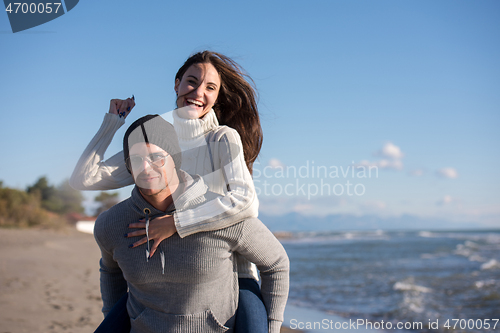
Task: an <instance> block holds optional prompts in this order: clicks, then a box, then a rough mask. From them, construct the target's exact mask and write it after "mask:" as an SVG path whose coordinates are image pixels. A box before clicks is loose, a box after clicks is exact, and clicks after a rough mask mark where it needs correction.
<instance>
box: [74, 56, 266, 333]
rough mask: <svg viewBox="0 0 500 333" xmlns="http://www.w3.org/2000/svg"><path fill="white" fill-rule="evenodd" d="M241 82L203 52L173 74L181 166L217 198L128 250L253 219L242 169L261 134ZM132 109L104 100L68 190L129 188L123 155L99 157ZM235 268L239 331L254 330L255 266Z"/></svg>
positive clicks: (250, 189) (232, 68)
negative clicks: (98, 125) (200, 177)
mask: <svg viewBox="0 0 500 333" xmlns="http://www.w3.org/2000/svg"><path fill="white" fill-rule="evenodd" d="M245 78H246V76H245V75H244V74H243V71H242V69H241V68H240V67H239V66H238V65H237V64H236V63H235V62H234V61H232V60H231V59H229V58H227V57H225V56H223V55H221V54H218V53H214V52H210V51H204V52H200V53H197V54H195V55H193V56H191V57H190V58H189V59H188V60H187V61H186V62H185V63H184V65H183V66H182V67H181V68H180V69H179V71H178V72H177V74H176V77H175V85H174V89H175V92H176V94H177V103H176V104H177V107H178V109H177V110H174V113H173V117H174V126H175V129H176V131H177V133H178V135H179V143H180V146H181V148H182V150H183V154H182V161H183V168H184V170H185V171H187V172H188V173H190V174H202V175H210V177H205V180H206V183H207V185H208V187H209V190H210V191H212V192H215V193H218V194H219V195H220V196H219V198H217V199H216V200H211V201H209V202H207V203H205V204H204V205H200V206H199V207H197V208H195V209H192V210H189V211H184V212H175V213H173V214H172V215H166V216H164V217H159V218H156V219H154V220H152V221H151V222H150V224H149V228H148V229H149V230H148V236H149V237H143V238H141V239H139V240H138V241H136V242H135V243H134V244H133V247H137V246H139V245H142V244H144V243H145V242H148V241H149V240H150V239H151V240H154V244H153V246H152V247H151V256H153V255H154V253H155V251H156V249H157V247H158V245H159V244H160V243H161V242H162V241H163V240H164V239H167V238H169V237H171V236H172V235H174V234H175V233H177V234H178V235H179V236H180V237H186V236H189V235H192V234H195V233H198V232H203V231H210V230H218V229H222V228H225V227H229V226H231V225H233V224H235V223H237V222H241V221H242V220H244V219H247V218H251V217H257V214H258V200H257V197H256V195H255V188H254V184H253V181H252V178H251V174H250V171H251V170H252V164H253V162H254V161H255V159H256V157H257V155H258V153H259V151H260V148H261V145H262V129H261V126H260V120H259V115H258V110H257V106H256V101H255V96H256V93H255V90H254V88H253V87H252V85H251V84H250V83H249V82H248V81H247V80H246V79H245ZM134 106H135V99H134V98H129V99H127V100H112V101H111V105H110V110H109V113H108V114H106V116H105V119H104V122H103V124H102V126H101V128H100V130H99V131H98V133H97V134H96V136H95V137H94V139H93V140H92V141H91V143H90V144H89V146H88V147H87V149H86V150H85V151H84V153H83V154H82V157H81V158H80V160H79V162H78V164H77V166H76V168H75V171H74V172H73V175H72V177H71V179H70V183H71V185H72V186H73V187H75V188H77V189H80V190H109V189H116V188H120V187H123V186H127V185H130V184H132V183H133V179H132V177H131V176H130V174H129V173H128V172H127V169H126V167H125V164H124V162H123V161H124V160H123V152H120V153H118V154H116V155H115V156H113V157H111V158H110V159H108V160H107V161H102V156H103V155H104V152H105V151H106V149H107V147H108V145H109V143H110V142H111V139H112V137H113V135H114V133H115V132H116V130H117V129H118V128H119V127H120V126H122V125H123V124H124V122H125V118H126V116H127V115H128V114H129V113H130V111H131V110H132V109H133V107H134ZM220 124H222V125H226V126H221V125H220ZM200 147H201V149H200ZM235 147H237V148H238V149H236V148H235ZM130 227H131V228H138V229H139V230H137V231H133V232H130V233H128V236H129V237H137V236H143V235H146V223H145V222H144V221H137V222H136V223H132V224H131V225H130ZM237 262H238V273H239V277H240V280H239V283H240V307H239V309H238V315H237V318H238V320H237V324H238V325H239V324H241V327H240V328H239V331H240V332H245V331H248V332H253V333H254V332H259V331H260V330H262V326H260V328H252V326H251V325H252V324H258V323H262V322H264V323H265V320H263V319H264V318H265V308H264V306H263V303H262V301H261V296H260V292H259V288H258V285H257V283H256V280H258V275H257V272H256V269H255V265H251V264H250V263H249V262H248V261H246V260H245V259H244V258H241V257H239V256H238V257H237ZM244 304H248V305H246V306H245V305H244ZM242 305H243V306H242ZM255 309H257V310H256V312H257V314H256V316H257V318H261V320H259V319H255V314H254V318H252V319H250V318H249V319H248V320H240V319H241V318H243V319H244V318H246V317H247V316H251V315H252V314H247V313H245V312H242V311H241V310H255ZM259 309H260V310H259Z"/></svg>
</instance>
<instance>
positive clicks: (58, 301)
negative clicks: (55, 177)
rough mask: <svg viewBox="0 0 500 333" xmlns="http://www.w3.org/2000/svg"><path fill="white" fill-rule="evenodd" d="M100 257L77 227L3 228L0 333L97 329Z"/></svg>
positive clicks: (91, 239) (0, 240) (0, 231)
mask: <svg viewBox="0 0 500 333" xmlns="http://www.w3.org/2000/svg"><path fill="white" fill-rule="evenodd" d="M99 258H100V251H99V248H98V247H97V244H96V243H95V241H94V237H93V236H92V235H90V234H85V233H81V232H78V231H76V230H75V229H73V228H67V229H64V230H62V231H54V230H37V229H0V295H1V296H0V322H1V323H2V324H1V325H2V328H1V330H0V332H1V333H24V332H26V333H28V332H29V333H31V332H50V333H56V332H66V333H70V332H71V333H80V332H82V333H83V332H86V333H88V332H93V331H94V329H95V328H96V327H97V326H98V325H99V323H100V322H101V320H102V318H103V315H102V313H101V306H102V303H101V296H100V291H99ZM282 332H299V331H298V330H289V329H283V330H282Z"/></svg>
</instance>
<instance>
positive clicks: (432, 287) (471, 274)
mask: <svg viewBox="0 0 500 333" xmlns="http://www.w3.org/2000/svg"><path fill="white" fill-rule="evenodd" d="M282 243H283V245H284V247H285V249H286V251H287V253H288V256H289V258H290V265H291V271H290V294H289V304H291V305H293V306H298V307H302V308H308V309H314V310H317V311H320V312H322V313H326V314H332V315H336V316H340V317H343V318H350V319H354V320H356V319H363V320H366V321H367V322H371V323H374V324H375V327H376V328H380V331H390V332H447V333H449V332H500V321H499V319H500V230H467V231H425V230H422V231H391V232H388V231H381V230H378V231H370V232H362V231H359V232H328V233H326V232H324V233H321V232H320V233H318V232H315V233H296V234H293V236H292V237H291V238H289V239H285V240H282ZM382 322H383V323H385V326H381V325H380V323H382ZM377 323H378V327H377ZM387 323H390V325H391V327H390V329H389V325H387ZM398 323H400V325H399V326H397V324H398ZM418 323H420V324H421V325H420V326H419V325H418ZM398 327H400V328H398ZM487 327H488V329H487Z"/></svg>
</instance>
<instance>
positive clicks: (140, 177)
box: [128, 142, 176, 196]
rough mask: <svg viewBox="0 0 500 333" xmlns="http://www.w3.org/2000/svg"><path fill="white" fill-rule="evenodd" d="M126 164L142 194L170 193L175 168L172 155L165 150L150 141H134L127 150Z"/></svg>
mask: <svg viewBox="0 0 500 333" xmlns="http://www.w3.org/2000/svg"><path fill="white" fill-rule="evenodd" d="M128 164H129V168H130V170H131V172H132V176H133V177H134V181H135V184H136V185H137V186H138V187H139V189H140V190H141V193H142V194H143V195H146V196H152V195H158V194H160V193H163V192H165V193H166V194H170V189H169V184H171V182H172V180H173V179H174V175H175V173H176V170H175V165H174V161H173V159H172V157H171V156H170V155H169V154H168V153H167V152H166V151H165V150H163V149H161V148H160V147H158V146H157V145H154V144H151V143H149V144H147V143H145V142H141V143H136V144H134V145H133V146H132V148H130V150H129V160H128ZM171 185H172V184H171Z"/></svg>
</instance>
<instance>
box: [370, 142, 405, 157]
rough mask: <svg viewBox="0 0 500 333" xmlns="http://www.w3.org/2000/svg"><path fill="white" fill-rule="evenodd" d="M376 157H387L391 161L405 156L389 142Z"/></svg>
mask: <svg viewBox="0 0 500 333" xmlns="http://www.w3.org/2000/svg"><path fill="white" fill-rule="evenodd" d="M375 156H381V157H387V158H391V159H401V158H403V156H404V154H403V153H402V152H401V149H400V148H399V147H398V146H396V145H395V144H393V143H392V142H387V143H386V144H385V145H384V146H383V147H382V149H381V150H379V151H378V152H376V153H375Z"/></svg>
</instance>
